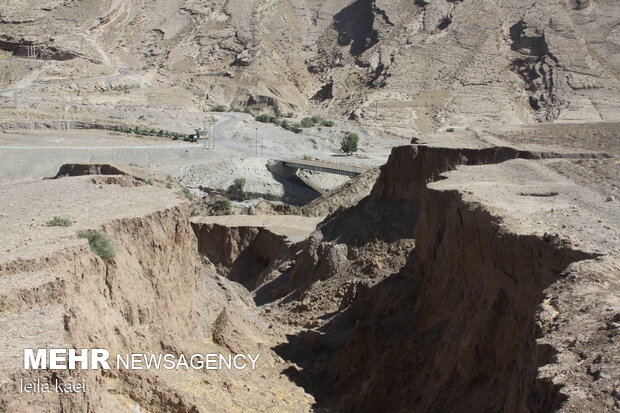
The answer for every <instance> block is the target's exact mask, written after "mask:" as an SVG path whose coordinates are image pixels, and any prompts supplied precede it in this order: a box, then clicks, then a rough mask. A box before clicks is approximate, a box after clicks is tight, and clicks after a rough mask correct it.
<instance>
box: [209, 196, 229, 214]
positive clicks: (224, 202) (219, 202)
mask: <svg viewBox="0 0 620 413" xmlns="http://www.w3.org/2000/svg"><path fill="white" fill-rule="evenodd" d="M209 206H210V207H211V209H213V210H214V211H215V212H218V213H227V212H230V209H231V208H232V203H231V202H230V200H229V199H228V198H218V199H216V200H214V201H211V202H210V203H209Z"/></svg>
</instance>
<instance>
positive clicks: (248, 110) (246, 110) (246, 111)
mask: <svg viewBox="0 0 620 413" xmlns="http://www.w3.org/2000/svg"><path fill="white" fill-rule="evenodd" d="M243 113H250V114H251V113H252V111H251V110H250V108H249V107H247V106H246V107H244V108H243Z"/></svg>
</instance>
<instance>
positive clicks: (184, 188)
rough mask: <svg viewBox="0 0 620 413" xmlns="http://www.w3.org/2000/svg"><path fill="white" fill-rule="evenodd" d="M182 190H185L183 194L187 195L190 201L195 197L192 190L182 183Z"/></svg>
mask: <svg viewBox="0 0 620 413" xmlns="http://www.w3.org/2000/svg"><path fill="white" fill-rule="evenodd" d="M181 191H183V195H185V198H187V199H189V200H190V201H191V200H193V199H194V195H192V192H191V191H190V190H189V188H188V187H186V186H185V185H181Z"/></svg>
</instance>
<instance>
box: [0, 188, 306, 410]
mask: <svg viewBox="0 0 620 413" xmlns="http://www.w3.org/2000/svg"><path fill="white" fill-rule="evenodd" d="M76 179H77V180H79V182H83V185H84V186H88V185H97V184H93V183H91V182H89V181H88V180H85V179H84V178H63V179H61V180H60V181H56V182H55V184H56V185H57V186H56V188H60V189H57V190H61V189H62V188H63V186H64V185H65V184H64V183H63V180H68V181H67V182H69V181H72V180H76ZM76 182H77V181H76ZM98 185H99V188H103V187H105V185H110V183H108V184H102V183H101V182H100V183H99V184H98ZM102 185H103V186H102ZM142 185H144V184H142ZM139 188H140V187H132V186H129V187H126V188H122V189H119V191H124V192H125V195H126V196H129V197H131V196H132V192H133V195H134V196H135V194H136V191H138V190H139ZM148 188H152V189H149V190H151V191H164V192H159V195H158V196H159V197H160V200H161V201H163V198H162V197H163V196H164V194H165V190H163V189H155V188H153V187H150V186H149V187H148ZM82 189H83V188H82ZM170 191H171V192H173V190H170ZM143 196H145V195H144V194H143ZM173 198H174V197H173ZM91 201H92V203H93V204H94V203H97V202H104V203H105V202H106V201H105V200H104V199H102V198H99V199H98V200H93V199H91ZM119 202H120V201H119ZM144 202H150V198H147V197H146V196H145V198H144ZM176 203H177V204H178V205H176V206H170V207H169V208H161V209H159V210H157V211H156V212H153V213H150V214H146V215H143V216H133V217H132V216H127V217H123V218H119V219H115V220H110V221H107V222H105V223H104V224H103V225H102V227H101V229H102V231H103V232H105V234H107V235H108V236H109V237H110V238H111V239H112V240H113V242H114V243H115V245H116V251H117V253H116V255H115V256H114V257H113V258H111V259H108V260H103V259H101V258H99V257H98V256H97V255H95V254H94V253H93V252H91V250H90V249H89V247H88V245H85V243H84V242H80V243H78V245H75V246H73V247H70V246H67V247H66V248H64V247H61V248H58V249H57V250H56V252H54V253H52V254H49V255H43V256H40V257H36V255H37V254H35V257H33V258H31V259H18V260H15V261H3V262H2V264H1V266H0V297H2V305H1V306H0V321H1V323H2V326H3V329H4V331H5V334H3V339H2V348H3V349H4V350H3V352H2V354H0V367H1V369H0V371H1V372H2V373H1V374H2V376H1V379H2V383H1V384H2V389H3V390H2V392H1V393H2V396H0V410H2V411H6V412H23V411H29V410H31V409H39V410H41V411H43V410H45V411H68V412H72V411H76V412H77V411H83V410H84V408H88V409H89V410H90V411H132V409H134V410H135V409H136V408H140V407H141V408H144V409H147V410H148V411H153V412H172V411H174V412H199V411H213V410H220V409H223V410H225V411H241V410H244V409H257V410H275V411H278V410H280V411H288V410H289V408H291V406H294V407H293V409H294V410H300V411H305V410H306V407H307V406H308V404H309V403H310V400H311V399H310V398H309V397H308V396H307V395H304V394H303V392H298V393H299V394H297V395H295V394H294V393H295V389H296V387H295V386H293V385H292V384H291V383H290V382H289V381H288V380H287V379H286V378H284V377H282V376H280V375H279V374H278V373H277V371H279V370H280V369H282V366H283V365H284V364H283V362H282V360H281V359H280V358H279V357H277V356H276V355H275V354H274V353H273V352H272V351H271V350H270V347H271V346H272V345H273V344H272V343H271V340H272V339H271V338H270V336H269V334H268V333H267V328H266V325H265V324H264V323H262V322H260V321H259V317H258V314H257V310H256V307H255V305H254V303H253V302H252V300H251V299H250V298H249V296H248V293H247V290H245V289H244V288H243V287H241V286H240V285H239V284H236V283H232V282H230V281H228V280H226V279H224V278H221V277H219V276H217V275H215V274H214V273H212V272H210V271H209V270H208V269H205V268H203V265H202V264H201V262H200V259H199V256H198V252H197V251H198V243H197V240H196V237H195V235H194V231H193V230H192V228H191V226H190V223H189V206H188V205H187V204H186V203H184V202H182V201H178V200H177V201H176ZM91 206H92V205H91ZM42 231H53V229H47V230H42ZM56 347H60V348H77V349H81V348H105V349H109V351H110V353H111V355H112V357H113V358H115V356H116V354H128V353H154V354H159V353H173V354H188V355H191V354H205V353H221V354H227V353H230V352H235V353H241V352H242V353H248V352H252V353H253V354H254V353H260V354H261V364H262V366H261V368H260V370H256V371H235V372H229V371H218V372H216V374H206V373H205V371H185V370H183V369H181V370H179V371H174V370H172V371H169V370H124V369H121V370H117V369H115V368H113V369H112V370H109V371H86V370H75V371H67V370H64V371H62V370H61V371H50V370H43V371H35V370H31V371H26V370H23V368H22V367H23V353H22V352H23V349H24V348H35V349H36V348H56ZM209 373H212V372H209ZM220 373H221V374H220ZM272 373H273V374H272ZM260 374H263V375H265V378H266V377H267V376H269V377H271V378H273V379H274V380H275V381H274V382H272V383H271V384H269V385H267V386H266V387H263V388H262V389H261V388H259V387H253V386H254V385H253V384H252V382H254V383H255V384H256V386H259V382H260V386H264V384H265V383H266V381H265V379H260V380H259V376H260ZM254 375H257V376H256V377H254ZM22 378H25V379H26V380H35V379H40V380H41V381H43V382H49V383H52V384H55V383H56V382H59V383H67V382H77V381H79V382H84V383H85V385H86V388H87V391H86V392H85V393H74V394H58V393H56V392H51V393H36V394H31V395H30V396H31V397H25V395H26V394H25V393H22V392H20V391H19V387H18V386H19V383H20V379H22ZM266 380H267V381H269V380H270V379H266ZM197 383H200V385H199V386H198V384H197ZM225 383H227V384H225ZM242 383H244V384H242ZM286 383H289V384H288V385H287V384H286ZM196 386H198V387H196ZM287 387H288V388H289V390H290V392H291V393H293V394H294V395H293V396H292V397H290V398H286V402H285V405H280V406H278V404H279V403H280V402H279V401H278V400H280V401H283V400H285V399H284V398H283V397H282V396H281V395H276V394H277V392H278V391H284V392H286V391H287V390H283V389H287ZM192 388H196V389H198V392H196V391H192V390H188V389H192ZM242 389H243V390H242ZM248 389H249V391H251V392H256V394H257V395H258V397H257V398H256V399H254V398H251V399H248V398H247V397H245V396H244V395H242V393H243V394H245V392H247V391H248ZM238 392H240V393H238ZM272 392H273V394H272ZM270 394H271V395H270ZM303 400H306V401H305V402H304V401H303ZM298 403H301V404H298Z"/></svg>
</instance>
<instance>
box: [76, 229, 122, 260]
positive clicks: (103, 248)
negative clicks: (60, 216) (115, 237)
mask: <svg viewBox="0 0 620 413" xmlns="http://www.w3.org/2000/svg"><path fill="white" fill-rule="evenodd" d="M77 236H78V237H79V238H86V239H87V240H88V245H89V246H90V250H91V251H92V252H94V253H95V254H97V255H98V256H99V257H101V258H102V259H104V260H109V259H110V258H114V256H115V255H116V246H115V245H114V242H113V241H112V240H111V239H110V237H109V236H107V235H106V234H105V233H103V232H101V231H95V230H92V229H89V230H84V231H80V232H78V233H77Z"/></svg>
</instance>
